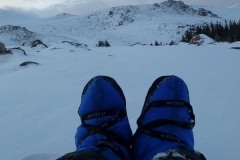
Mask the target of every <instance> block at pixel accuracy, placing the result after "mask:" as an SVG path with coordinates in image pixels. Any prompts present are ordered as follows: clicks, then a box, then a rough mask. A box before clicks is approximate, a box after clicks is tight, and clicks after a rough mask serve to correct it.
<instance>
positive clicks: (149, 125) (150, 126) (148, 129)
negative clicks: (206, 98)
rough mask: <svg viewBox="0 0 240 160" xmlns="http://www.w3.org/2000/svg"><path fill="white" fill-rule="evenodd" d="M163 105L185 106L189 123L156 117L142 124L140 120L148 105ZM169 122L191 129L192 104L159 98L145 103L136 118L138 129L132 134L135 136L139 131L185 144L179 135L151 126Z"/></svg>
mask: <svg viewBox="0 0 240 160" xmlns="http://www.w3.org/2000/svg"><path fill="white" fill-rule="evenodd" d="M163 106H171V107H187V108H188V109H189V113H190V118H191V121H190V123H187V122H179V121H175V120H167V119H157V120H154V121H152V122H149V123H147V124H144V125H142V123H141V122H142V119H143V116H144V114H145V113H146V112H147V110H148V109H149V108H150V107H154V108H155V107H163ZM170 124H171V125H177V126H179V127H182V128H185V129H192V128H193V127H194V125H195V115H194V113H193V109H192V106H191V105H190V104H189V103H188V102H185V101H182V100H159V101H153V102H151V103H149V104H146V107H145V108H144V110H143V111H142V114H141V115H140V117H139V118H138V120H137V125H138V127H139V129H138V130H137V132H136V133H135V135H134V136H136V135H137V134H139V133H140V132H143V133H145V134H147V135H149V136H151V137H154V138H158V139H163V140H168V141H171V142H178V143H182V144H186V142H184V141H183V140H182V139H180V138H179V137H177V136H175V135H172V134H169V133H164V132H159V131H155V130H153V128H155V127H159V126H163V125H170Z"/></svg>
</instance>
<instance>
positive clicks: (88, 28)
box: [0, 0, 240, 47]
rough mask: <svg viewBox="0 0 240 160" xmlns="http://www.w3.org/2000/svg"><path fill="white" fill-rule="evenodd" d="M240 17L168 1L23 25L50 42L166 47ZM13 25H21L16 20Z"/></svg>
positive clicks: (232, 11)
mask: <svg viewBox="0 0 240 160" xmlns="http://www.w3.org/2000/svg"><path fill="white" fill-rule="evenodd" d="M239 15H240V10H239V11H238V10H236V9H231V8H217V7H202V6H190V5H187V4H185V3H184V2H182V1H174V0H167V1H165V2H162V3H154V4H147V5H130V6H119V7H112V8H108V9H104V10H100V11H96V12H91V13H86V14H84V15H79V16H74V15H70V14H66V13H63V14H59V15H56V16H54V17H49V18H43V19H40V20H39V19H37V20H36V21H32V22H29V21H28V22H27V21H26V22H25V21H24V19H23V20H22V21H21V22H19V26H21V27H26V28H27V29H28V30H30V31H33V32H34V33H37V34H38V35H41V37H42V39H43V40H44V39H45V41H47V42H48V43H58V42H61V41H64V40H68V41H71V42H77V43H84V44H87V45H89V46H94V47H95V46H96V44H97V43H98V41H105V40H107V41H108V42H109V43H110V45H111V46H112V45H113V46H114V45H132V44H136V43H138V44H148V45H149V44H151V43H154V42H155V41H156V40H157V41H158V42H161V43H162V44H169V43H170V42H172V41H174V42H176V43H177V42H179V41H180V40H181V38H182V35H183V34H184V33H185V31H186V30H188V29H191V28H194V26H196V25H200V24H204V23H210V22H213V23H214V22H216V21H218V22H223V23H224V20H225V19H227V20H232V19H234V20H239ZM3 20H4V19H3ZM8 20H9V19H8ZM25 20H26V19H25ZM12 23H17V22H16V21H15V20H12ZM0 24H1V22H0ZM5 25H7V24H5ZM10 37H11V36H10Z"/></svg>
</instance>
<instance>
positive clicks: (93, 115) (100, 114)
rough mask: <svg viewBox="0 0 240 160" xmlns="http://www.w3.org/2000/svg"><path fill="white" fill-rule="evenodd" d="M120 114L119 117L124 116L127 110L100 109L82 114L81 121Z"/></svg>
mask: <svg viewBox="0 0 240 160" xmlns="http://www.w3.org/2000/svg"><path fill="white" fill-rule="evenodd" d="M114 115H118V116H119V118H123V117H125V116H126V115H127V113H126V110H122V111H116V110H99V111H96V112H89V113H86V114H84V115H83V116H81V121H84V120H88V119H93V118H99V117H104V116H114Z"/></svg>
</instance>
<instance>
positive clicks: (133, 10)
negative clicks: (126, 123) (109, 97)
mask: <svg viewBox="0 0 240 160" xmlns="http://www.w3.org/2000/svg"><path fill="white" fill-rule="evenodd" d="M191 7H192V8H194V9H196V10H197V9H198V8H200V7H202V6H191ZM154 8H155V9H154ZM203 8H205V9H208V10H210V11H212V12H213V13H214V14H217V15H218V16H219V17H221V18H214V17H202V16H197V15H191V14H186V13H182V14H180V13H179V14H178V13H175V12H178V11H177V10H175V11H174V10H173V8H170V9H169V10H168V9H166V8H163V9H160V8H156V6H155V5H153V4H152V5H139V6H128V7H126V6H125V7H114V8H110V9H105V10H102V11H98V12H93V13H88V14H85V15H79V16H73V15H68V14H60V15H58V16H55V17H50V18H45V19H40V18H39V19H36V18H33V17H31V18H29V17H27V16H26V15H24V16H23V15H22V16H20V15H18V16H17V15H16V14H15V13H10V14H9V12H7V11H2V10H0V18H1V21H0V29H1V30H0V41H1V42H3V43H4V44H5V45H6V47H7V48H13V47H21V48H22V49H24V50H25V51H26V53H27V56H25V55H24V54H23V53H22V51H21V50H16V49H14V50H12V51H13V55H0V93H1V94H0V128H1V129H0V130H1V132H0V133H1V136H0V142H1V143H0V153H1V158H0V159H10V160H54V159H56V158H57V157H59V156H61V155H63V154H65V153H67V152H71V151H74V150H75V145H74V136H75V132H76V128H77V127H78V125H79V124H80V120H79V117H78V114H77V109H78V106H79V104H80V97H81V93H82V90H83V87H84V86H85V84H86V83H87V82H88V81H89V80H90V79H91V78H92V77H93V76H96V75H107V76H111V77H113V78H114V79H115V80H116V81H117V82H118V84H119V85H120V86H121V88H122V89H123V91H124V94H125V97H126V100H127V111H128V116H129V120H130V125H131V127H132V130H133V132H134V131H135V130H136V128H137V125H136V120H137V118H138V116H139V114H140V112H141V109H142V106H143V102H144V98H145V96H146V93H147V91H148V89H149V87H150V86H151V84H152V82H153V81H154V80H155V79H156V78H158V77H159V76H163V75H176V76H179V77H181V78H182V79H183V80H184V81H185V82H186V83H187V85H188V88H189V92H190V100H191V104H192V106H193V108H194V111H195V115H196V126H195V128H194V134H195V149H196V150H199V151H200V152H202V153H203V154H204V155H205V156H206V157H207V159H210V160H217V159H223V160H225V159H231V160H237V159H239V157H240V153H239V146H240V140H239V139H238V137H239V133H240V128H239V124H240V119H239V115H240V109H239V106H240V99H239V96H240V83H239V81H240V72H239V68H240V63H239V59H240V50H237V49H231V47H240V42H236V43H232V44H228V43H213V44H208V43H209V42H211V41H212V40H209V39H208V38H207V37H206V36H203V38H204V40H205V42H204V43H203V45H201V46H195V45H188V44H186V43H179V44H178V45H173V46H168V45H165V44H166V43H170V42H171V41H172V40H179V38H180V37H181V36H182V34H183V33H184V31H185V30H186V29H187V28H188V27H189V26H191V25H193V24H201V23H204V22H211V21H212V22H215V21H220V22H224V20H225V19H227V20H236V21H238V20H239V18H240V17H239V15H240V10H239V9H234V8H216V7H203ZM128 9H129V10H130V12H129V11H128ZM109 11H113V14H109ZM122 13H127V14H126V15H125V14H124V15H122ZM155 13H157V14H155ZM19 16H20V17H19ZM132 20H134V21H132ZM120 21H122V23H123V24H122V25H120V26H119V22H120ZM9 24H10V25H20V27H17V28H19V29H16V27H2V26H4V25H9ZM1 27H2V28H1ZM23 27H26V28H23ZM9 28H10V29H9ZM14 28H15V29H14ZM30 31H31V32H30ZM32 32H34V33H32ZM31 33H32V34H31ZM28 36H29V37H28ZM19 37H20V38H19ZM35 38H39V39H41V40H42V41H43V42H44V43H45V44H47V45H48V46H49V47H48V48H41V47H37V48H30V45H29V43H30V40H33V39H35ZM16 39H18V41H16ZM26 39H27V40H29V42H28V41H26ZM66 40H68V41H71V42H77V43H83V44H87V45H88V46H89V47H87V49H86V48H76V47H75V46H71V45H70V44H68V43H62V41H66ZM99 40H108V41H109V43H110V45H111V46H112V47H109V48H97V47H96V46H95V45H96V44H97V42H98V41H99ZM155 40H157V41H158V42H163V46H149V44H150V43H154V42H155ZM23 42H28V43H26V44H28V45H25V46H20V45H21V44H22V43H23ZM138 42H139V43H142V44H143V43H146V44H148V45H145V46H142V45H135V46H133V47H130V46H129V45H131V44H135V43H138ZM25 61H34V62H37V63H39V65H36V64H31V65H28V66H24V67H21V66H19V65H20V64H21V63H22V62H25Z"/></svg>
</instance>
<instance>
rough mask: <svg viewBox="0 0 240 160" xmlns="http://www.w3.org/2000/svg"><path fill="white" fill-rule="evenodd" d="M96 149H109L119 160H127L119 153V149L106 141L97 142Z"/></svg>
mask: <svg viewBox="0 0 240 160" xmlns="http://www.w3.org/2000/svg"><path fill="white" fill-rule="evenodd" d="M97 147H99V148H102V149H109V148H110V149H111V150H112V151H113V153H114V154H116V155H117V156H118V157H119V158H121V159H122V160H128V159H127V157H126V156H125V155H124V153H123V152H122V151H121V149H120V148H119V147H118V146H116V145H115V144H114V143H112V142H111V141H108V140H99V141H98V143H97Z"/></svg>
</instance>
